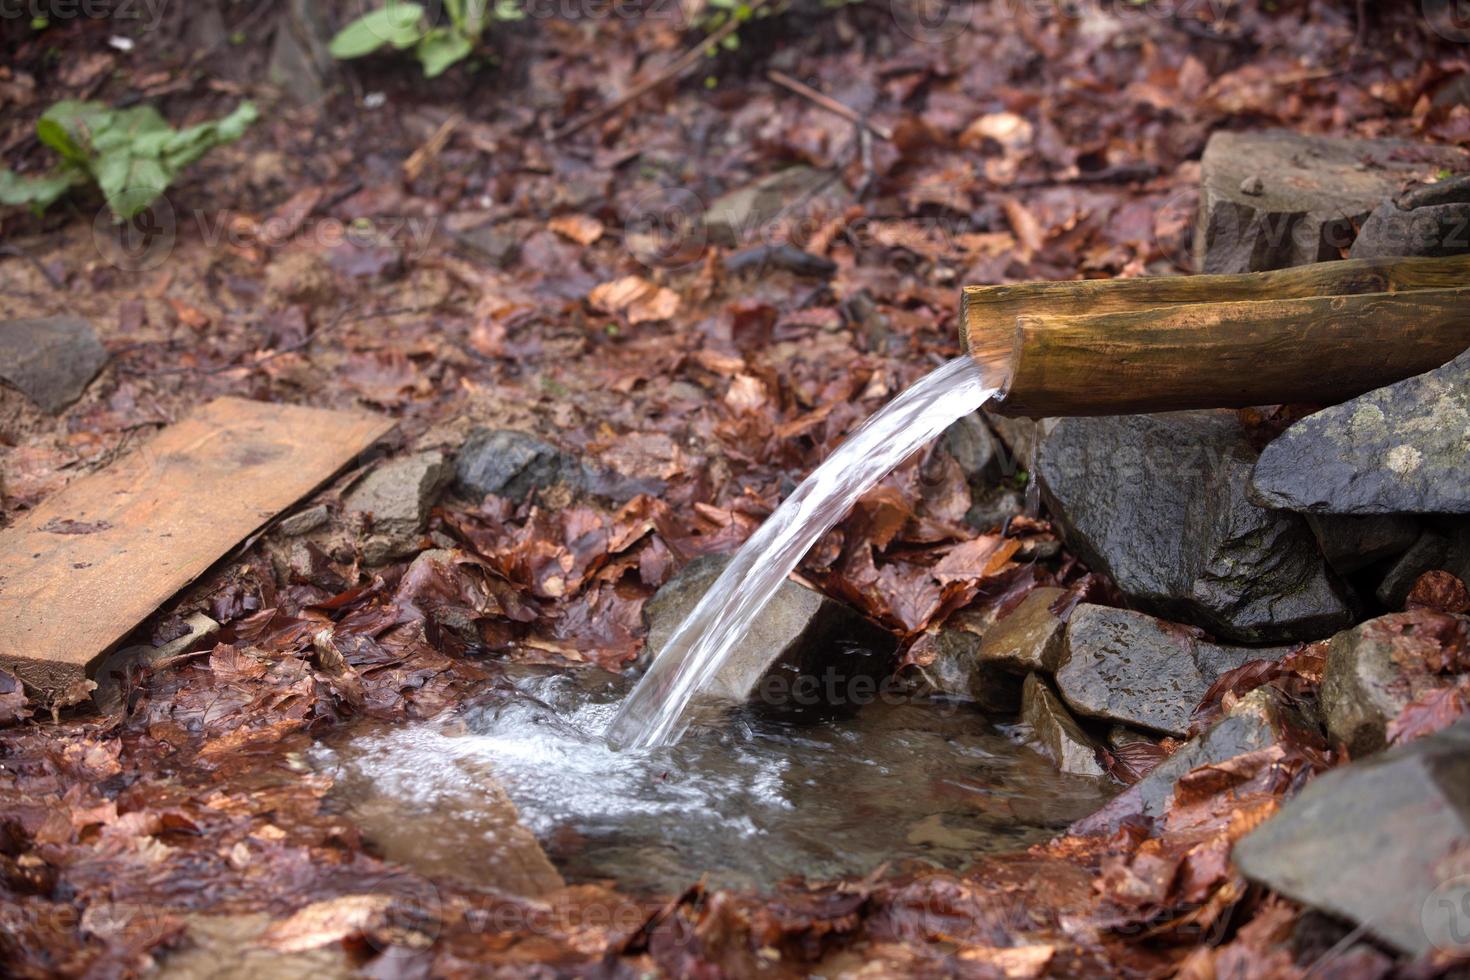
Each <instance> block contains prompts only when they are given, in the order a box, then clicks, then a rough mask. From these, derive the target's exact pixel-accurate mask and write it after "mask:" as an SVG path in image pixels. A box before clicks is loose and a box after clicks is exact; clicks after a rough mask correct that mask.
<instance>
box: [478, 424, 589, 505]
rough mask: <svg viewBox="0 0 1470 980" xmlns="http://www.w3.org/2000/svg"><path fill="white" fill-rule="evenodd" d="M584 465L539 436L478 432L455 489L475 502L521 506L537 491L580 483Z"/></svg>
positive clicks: (522, 433) (507, 430)
mask: <svg viewBox="0 0 1470 980" xmlns="http://www.w3.org/2000/svg"><path fill="white" fill-rule="evenodd" d="M581 475H582V467H581V464H579V463H578V462H577V460H576V459H575V458H573V457H572V456H570V455H568V454H567V453H564V452H562V451H561V450H560V449H557V448H556V447H555V446H553V445H551V444H550V443H548V442H543V441H542V440H540V439H537V438H536V437H535V436H532V435H528V434H527V433H524V432H516V431H514V430H512V429H476V430H475V431H474V432H472V433H471V434H470V437H469V438H468V439H467V440H465V444H464V446H463V447H462V448H461V449H460V451H459V459H458V461H457V462H456V463H455V468H454V481H455V488H456V489H457V490H459V492H460V493H462V494H464V495H465V496H467V497H471V498H473V499H476V500H478V499H480V498H482V497H484V496H485V495H486V494H494V495H496V496H497V497H507V498H509V499H511V500H514V501H516V502H517V503H520V502H522V501H524V500H525V499H526V498H528V497H529V496H531V494H532V493H534V492H535V491H537V490H540V489H542V488H545V487H550V486H554V485H555V484H558V483H565V482H571V483H575V482H578V480H579V479H580V477H581Z"/></svg>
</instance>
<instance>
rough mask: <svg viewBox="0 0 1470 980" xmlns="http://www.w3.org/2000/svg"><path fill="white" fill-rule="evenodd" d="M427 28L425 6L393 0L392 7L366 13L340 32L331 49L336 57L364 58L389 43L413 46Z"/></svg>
mask: <svg viewBox="0 0 1470 980" xmlns="http://www.w3.org/2000/svg"><path fill="white" fill-rule="evenodd" d="M427 30H428V28H427V27H426V26H425V23H424V8H423V7H422V6H420V5H419V4H416V3H399V2H397V0H391V2H390V3H389V4H388V6H386V7H383V8H381V9H379V10H374V11H373V12H372V13H370V14H364V15H363V16H361V17H359V18H357V20H355V21H353V22H352V23H350V24H348V25H347V26H346V27H344V28H342V30H340V31H338V32H337V36H336V37H334V38H332V43H331V44H330V45H328V48H327V49H328V50H329V51H330V52H331V53H332V57H333V58H338V59H347V58H361V57H362V56H363V55H366V54H372V53H373V52H374V51H376V50H378V49H379V48H381V47H382V46H383V45H385V44H391V45H393V47H395V48H399V49H402V48H408V47H412V46H413V45H414V44H416V43H417V42H418V41H419V39H420V38H422V37H424V35H425V34H426V33H427Z"/></svg>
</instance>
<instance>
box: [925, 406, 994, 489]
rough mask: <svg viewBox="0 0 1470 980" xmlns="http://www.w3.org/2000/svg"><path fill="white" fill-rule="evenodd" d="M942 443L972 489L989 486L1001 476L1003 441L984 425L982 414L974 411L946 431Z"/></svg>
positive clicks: (940, 439)
mask: <svg viewBox="0 0 1470 980" xmlns="http://www.w3.org/2000/svg"><path fill="white" fill-rule="evenodd" d="M939 442H940V445H941V446H943V447H944V449H945V451H946V452H948V453H949V454H950V455H951V456H953V457H954V460H955V462H956V463H958V464H959V465H960V469H962V470H964V471H965V479H966V480H967V481H968V482H969V484H970V489H971V491H972V492H973V491H975V490H977V489H979V490H985V489H988V488H990V487H991V486H993V485H994V484H995V481H996V480H998V479H1000V477H1001V468H1000V462H1001V460H1000V457H1001V454H1002V449H1001V445H1000V440H998V439H996V437H995V434H994V433H992V432H991V431H990V426H988V425H986V424H985V417H984V416H983V415H982V414H981V413H979V412H971V413H970V414H969V415H966V416H965V417H964V418H962V419H960V420H959V421H957V422H955V423H954V424H953V425H951V426H950V427H949V428H947V429H945V430H944V434H943V435H942V436H940V437H939Z"/></svg>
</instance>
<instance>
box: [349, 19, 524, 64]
mask: <svg viewBox="0 0 1470 980" xmlns="http://www.w3.org/2000/svg"><path fill="white" fill-rule="evenodd" d="M444 9H445V11H446V12H447V13H448V14H449V23H448V24H432V23H430V21H429V17H428V14H427V13H426V12H425V11H424V8H423V5H422V4H417V3H400V2H398V0H389V3H388V6H386V7H381V8H379V9H378V10H374V11H373V12H372V13H370V14H365V15H363V16H362V17H359V18H358V19H357V20H355V21H353V22H352V23H350V24H348V25H347V26H346V27H344V28H342V30H341V31H339V32H338V33H337V36H336V37H334V38H332V43H331V46H330V50H331V52H332V57H334V58H338V59H347V58H361V57H362V56H363V55H368V54H372V53H373V52H374V51H377V50H378V49H380V48H382V47H385V46H386V47H393V48H397V49H398V50H400V51H402V50H406V49H408V48H413V49H414V53H415V54H417V55H418V59H419V64H421V65H423V68H424V77H425V78H433V77H435V76H436V75H442V74H443V73H444V71H445V70H446V69H448V68H449V66H450V65H453V64H455V63H457V62H460V61H463V60H464V59H465V58H467V57H469V55H470V52H472V51H474V49H475V45H476V44H477V43H478V42H479V40H480V35H481V34H483V33H484V32H485V27H486V25H487V24H488V23H489V22H490V20H491V19H494V20H520V19H521V18H522V17H524V16H525V13H524V12H523V11H522V10H521V9H520V7H518V6H517V5H516V3H515V0H495V2H494V4H493V6H492V4H491V0H444Z"/></svg>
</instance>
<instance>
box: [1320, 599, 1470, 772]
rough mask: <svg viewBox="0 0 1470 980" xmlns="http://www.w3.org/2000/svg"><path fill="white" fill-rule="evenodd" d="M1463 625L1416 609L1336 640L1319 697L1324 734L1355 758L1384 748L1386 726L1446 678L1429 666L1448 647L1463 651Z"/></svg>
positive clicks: (1381, 619)
mask: <svg viewBox="0 0 1470 980" xmlns="http://www.w3.org/2000/svg"><path fill="white" fill-rule="evenodd" d="M1467 624H1470V619H1467V618H1466V617H1464V616H1453V615H1449V614H1445V613H1436V612H1430V611H1428V610H1424V609H1416V610H1411V611H1409V612H1402V613H1390V614H1389V615H1387V616H1379V617H1378V618H1377V619H1370V620H1369V621H1368V622H1366V623H1363V624H1361V625H1359V626H1356V627H1354V628H1353V629H1350V630H1344V631H1343V632H1341V633H1339V634H1337V635H1336V636H1334V637H1333V638H1332V641H1331V642H1330V643H1329V644H1328V645H1327V666H1326V668H1325V670H1324V671H1323V675H1322V688H1321V692H1320V694H1319V702H1320V704H1321V707H1322V717H1323V720H1324V721H1325V722H1326V725H1327V733H1328V735H1330V736H1331V737H1332V738H1333V740H1334V741H1337V742H1341V743H1342V744H1344V745H1346V746H1347V747H1348V750H1349V751H1350V752H1352V754H1353V755H1354V756H1364V755H1368V754H1370V753H1372V752H1377V751H1378V750H1379V749H1382V748H1383V747H1384V746H1385V745H1386V744H1387V742H1388V738H1387V731H1388V726H1389V723H1390V722H1392V721H1393V720H1394V719H1395V718H1397V717H1398V716H1399V713H1400V712H1401V711H1403V710H1404V708H1406V707H1407V706H1408V705H1409V703H1410V702H1412V701H1414V700H1416V699H1417V698H1419V697H1421V696H1423V695H1425V694H1428V693H1429V692H1431V691H1433V690H1435V689H1437V688H1439V687H1441V686H1443V685H1444V683H1445V682H1446V681H1447V680H1448V679H1449V678H1447V677H1445V676H1443V675H1441V673H1440V672H1439V671H1438V670H1435V669H1433V663H1434V662H1435V661H1437V660H1438V659H1440V657H1441V656H1442V651H1443V650H1445V649H1446V648H1451V649H1453V648H1455V647H1458V648H1460V649H1464V647H1465V645H1466V643H1467Z"/></svg>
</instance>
